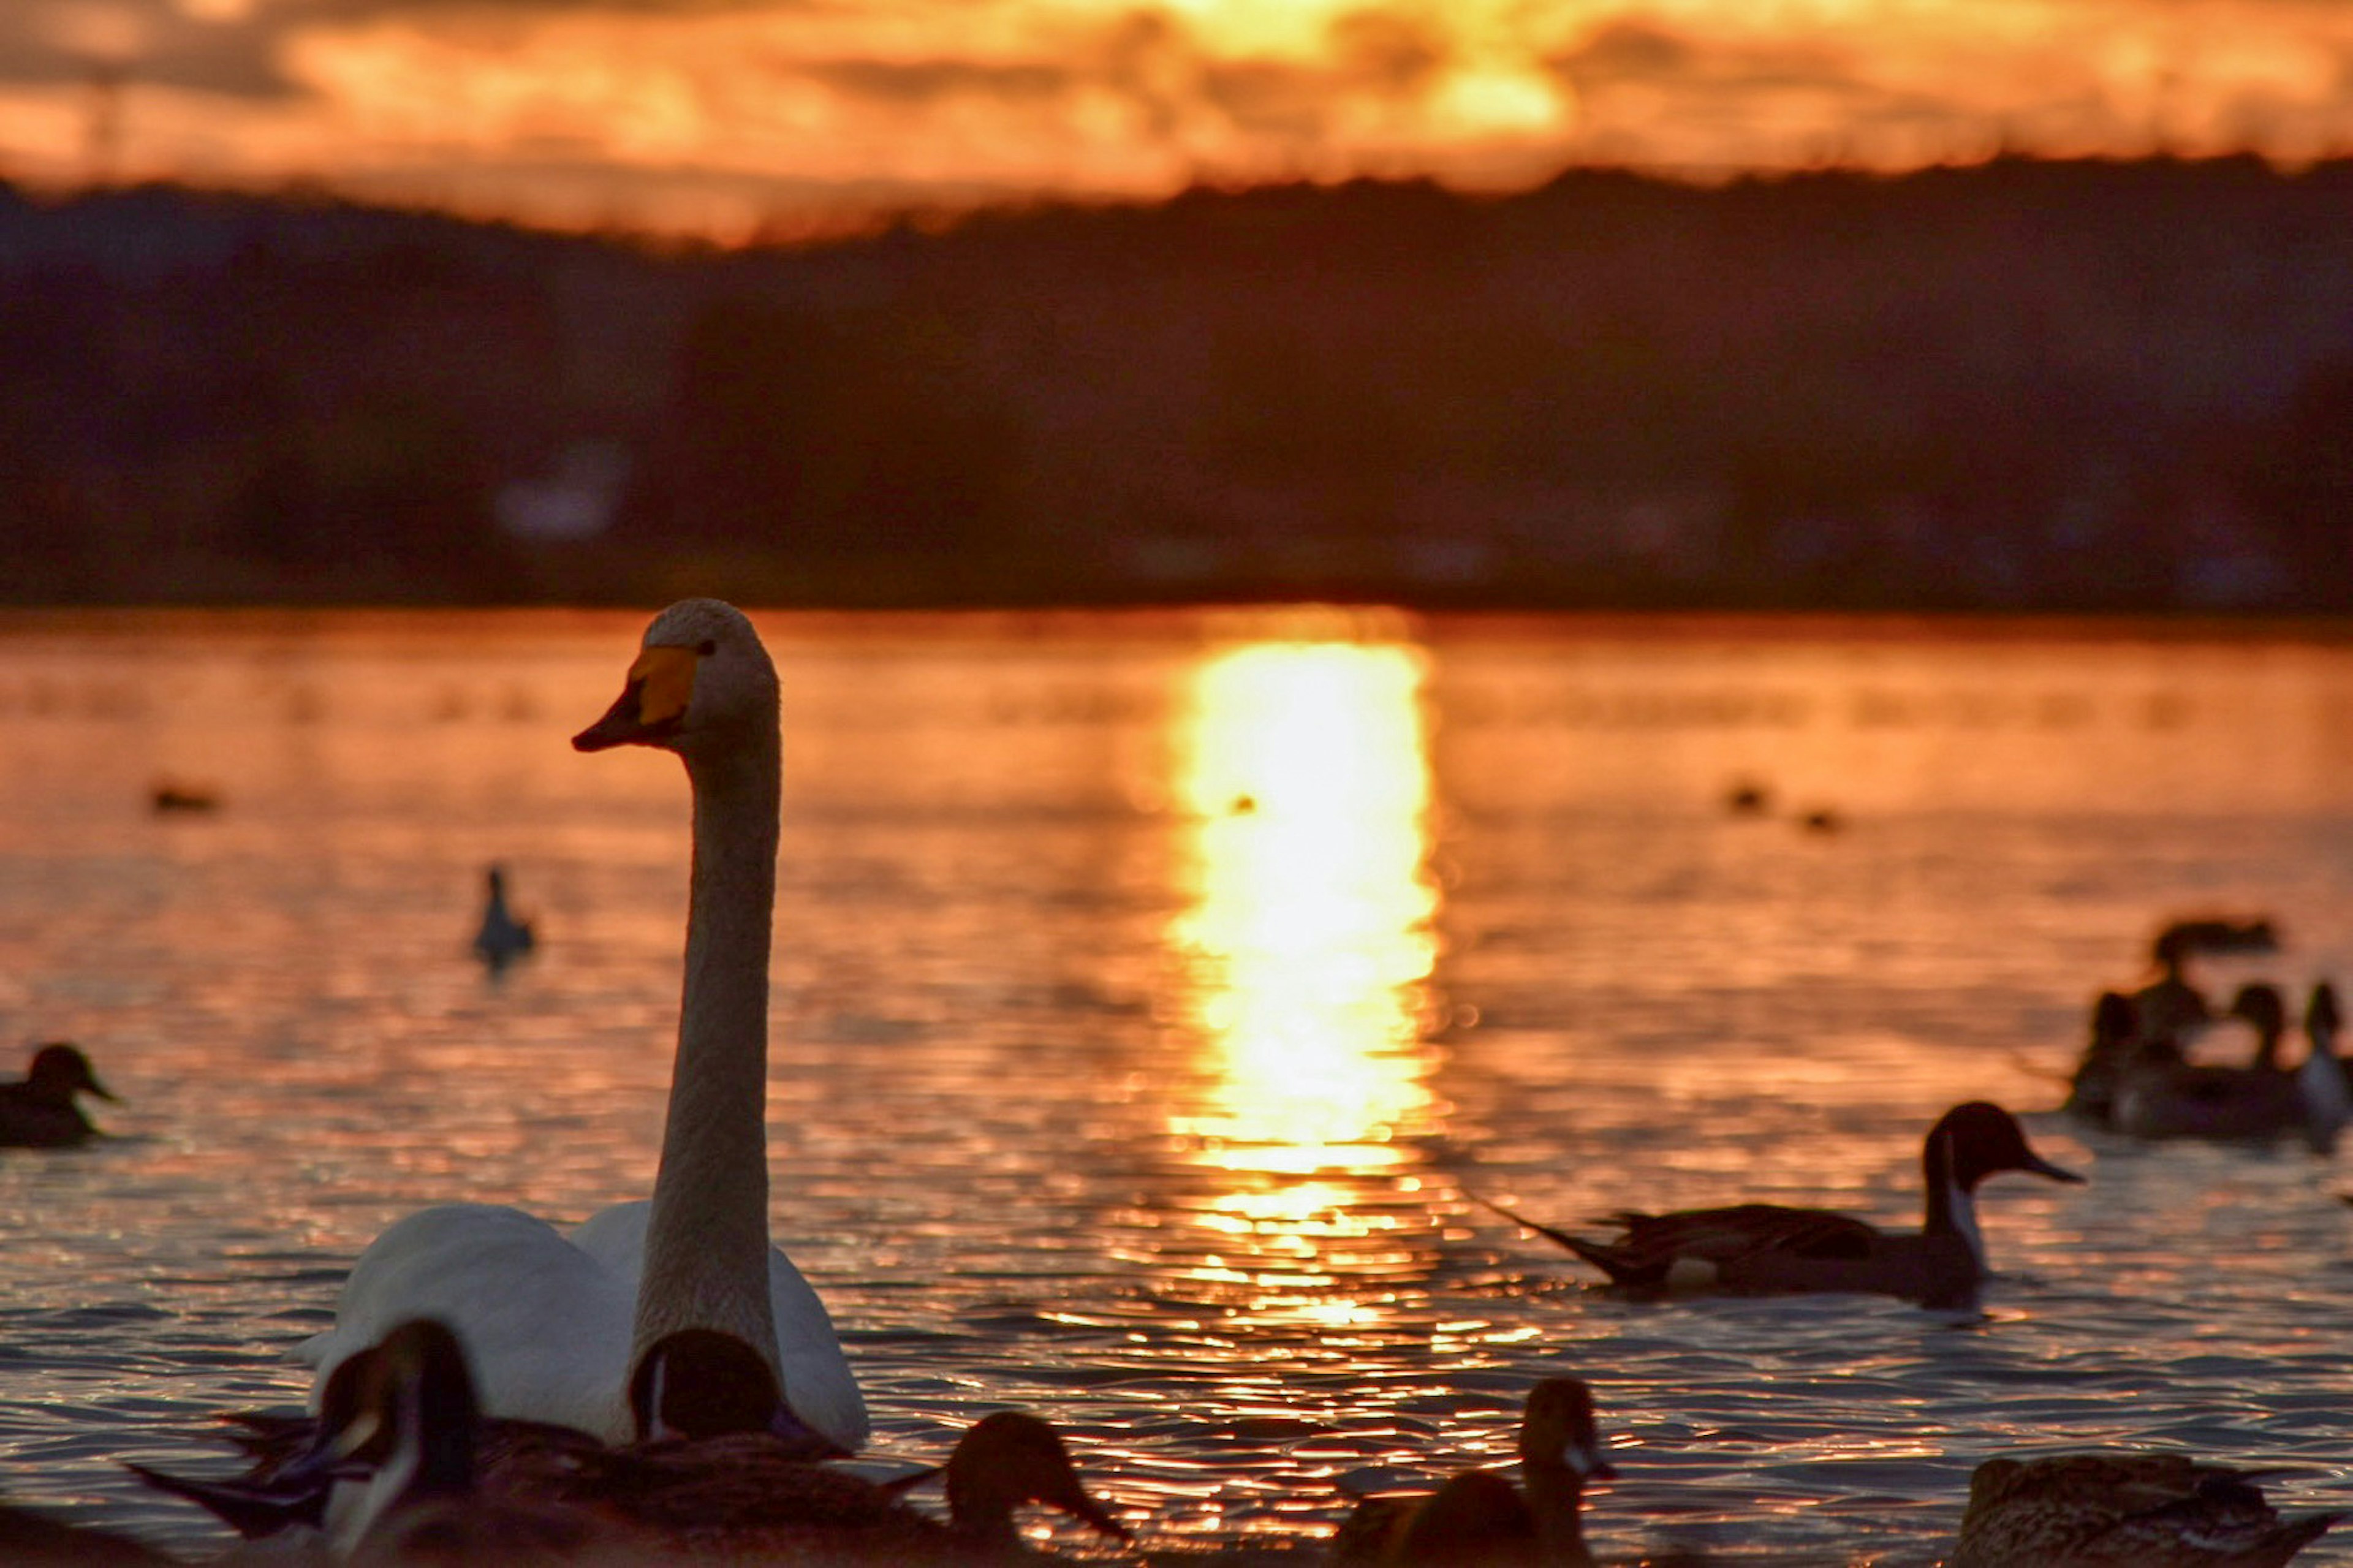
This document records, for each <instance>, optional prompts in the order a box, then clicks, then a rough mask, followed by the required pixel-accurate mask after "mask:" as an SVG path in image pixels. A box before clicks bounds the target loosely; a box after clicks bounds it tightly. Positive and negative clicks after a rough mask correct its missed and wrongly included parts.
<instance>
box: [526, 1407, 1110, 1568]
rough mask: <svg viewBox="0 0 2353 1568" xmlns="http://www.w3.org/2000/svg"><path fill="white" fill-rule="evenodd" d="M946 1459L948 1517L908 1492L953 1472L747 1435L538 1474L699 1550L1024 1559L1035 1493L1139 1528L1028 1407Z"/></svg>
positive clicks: (977, 1432) (653, 1448) (879, 1558)
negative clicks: (825, 1455)
mask: <svg viewBox="0 0 2353 1568" xmlns="http://www.w3.org/2000/svg"><path fill="white" fill-rule="evenodd" d="M937 1473H941V1472H935V1471H928V1470H927V1471H922V1472H919V1473H917V1474H914V1475H911V1476H908V1477H905V1478H902V1479H899V1480H895V1481H892V1482H887V1483H879V1484H878V1483H876V1482H873V1481H870V1480H867V1479H864V1478H863V1477H860V1476H857V1475H853V1474H851V1473H849V1471H847V1470H839V1469H835V1468H831V1467H829V1466H826V1465H821V1464H811V1463H808V1462H807V1461H806V1460H797V1459H794V1458H790V1457H789V1456H787V1455H786V1454H785V1453H783V1452H782V1451H781V1450H780V1449H779V1448H778V1447H776V1445H775V1444H773V1443H770V1442H767V1441H765V1440H764V1439H761V1438H759V1437H756V1436H742V1435H735V1436H723V1437H714V1438H705V1439H701V1440H693V1441H680V1442H667V1443H652V1444H646V1445H642V1446H640V1447H635V1448H626V1449H608V1450H606V1451H605V1452H603V1453H602V1454H600V1455H597V1456H595V1457H593V1458H589V1459H587V1460H586V1461H585V1462H581V1463H577V1464H575V1465H574V1466H573V1467H571V1468H570V1470H569V1472H568V1473H567V1474H565V1475H562V1476H554V1475H546V1476H542V1477H539V1478H537V1479H534V1480H533V1482H532V1483H531V1489H533V1491H534V1492H535V1493H536V1494H537V1495H539V1496H542V1497H544V1498H549V1499H554V1500H561V1501H562V1502H564V1503H565V1504H567V1505H571V1506H578V1507H585V1508H591V1509H594V1510H597V1511H599V1512H602V1513H605V1514H608V1515H610V1516H612V1517H615V1518H617V1519H620V1520H622V1521H626V1522H627V1524H628V1527H629V1529H630V1530H632V1531H637V1532H640V1533H642V1534H643V1535H645V1536H647V1537H649V1538H650V1539H652V1540H654V1541H656V1542H659V1543H660V1544H661V1546H662V1548H663V1550H665V1551H666V1552H682V1553H686V1554H689V1555H693V1556H706V1555H718V1556H725V1557H730V1558H733V1557H745V1556H749V1557H771V1556H781V1557H785V1558H788V1559H791V1560H795V1561H798V1560H800V1559H802V1558H804V1557H810V1556H814V1557H817V1558H819V1559H821V1560H822V1561H826V1562H833V1561H836V1560H841V1561H849V1562H889V1563H944V1562H968V1561H974V1560H983V1561H994V1560H998V1559H1002V1558H1019V1557H1022V1556H1024V1555H1026V1552H1024V1550H1023V1548H1022V1546H1021V1542H1020V1536H1019V1533H1018V1529H1017V1526H1016V1519H1015V1516H1016V1510H1018V1509H1019V1508H1020V1507H1021V1506H1022V1505H1023V1504H1025V1503H1033V1502H1034V1503H1040V1504H1043V1505H1044V1506H1046V1507H1049V1508H1054V1509H1059V1510H1061V1511H1063V1512H1065V1513H1068V1514H1070V1515H1071V1516H1072V1517H1073V1518H1076V1519H1079V1520H1082V1521H1085V1522H1086V1523H1088V1524H1090V1525H1092V1526H1093V1527H1094V1529H1096V1530H1097V1531H1101V1532H1102V1533H1103V1534H1105V1535H1108V1536H1112V1537H1114V1538H1116V1539H1118V1540H1122V1541H1124V1540H1126V1539H1128V1531H1127V1527H1126V1526H1124V1524H1122V1523H1121V1522H1120V1521H1118V1520H1117V1519H1116V1518H1114V1517H1113V1515H1112V1514H1111V1512H1110V1511H1109V1510H1107V1509H1105V1508H1104V1507H1103V1505H1102V1504H1100V1503H1098V1502H1097V1501H1095V1500H1094V1499H1093V1498H1092V1497H1090V1496H1089V1495H1088V1494H1087V1491H1086V1489H1085V1487H1084V1486H1083V1485H1082V1483H1081V1482H1080V1479H1079V1475H1078V1470H1077V1468H1076V1467H1075V1466H1073V1465H1072V1464H1071V1456H1070V1451H1069V1449H1068V1448H1066V1447H1064V1446H1063V1443H1062V1439H1061V1437H1060V1435H1059V1434H1057V1433H1056V1432H1055V1430H1054V1429H1053V1428H1052V1427H1051V1426H1048V1425H1047V1424H1046V1423H1045V1422H1043V1421H1041V1420H1039V1418H1038V1417H1036V1416H1034V1415H1028V1414H1026V1413H1025V1412H1022V1411H1018V1410H999V1411H997V1412H995V1413H994V1414H992V1415H986V1416H984V1417H982V1418H981V1419H980V1420H979V1421H977V1422H976V1423H975V1424H974V1425H973V1426H972V1427H971V1428H970V1429H969V1430H967V1431H966V1432H965V1435H964V1436H962V1437H961V1438H959V1439H958V1440H957V1442H956V1446H955V1450H954V1451H953V1452H952V1453H951V1454H950V1455H949V1456H948V1462H947V1464H946V1465H945V1467H944V1477H945V1483H946V1489H947V1500H948V1521H947V1522H946V1523H942V1522H940V1521H938V1520H935V1519H933V1518H931V1517H930V1516H928V1515H925V1514H922V1513H919V1512H917V1511H916V1510H913V1509H912V1508H910V1507H908V1506H907V1505H906V1503H905V1502H904V1501H903V1494H904V1493H905V1491H906V1490H907V1489H908V1488H909V1487H910V1486H912V1485H913V1484H914V1483H916V1482H918V1481H922V1480H923V1479H928V1478H929V1477H930V1476H932V1475H934V1474H937Z"/></svg>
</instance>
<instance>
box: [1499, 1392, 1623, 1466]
mask: <svg viewBox="0 0 2353 1568" xmlns="http://www.w3.org/2000/svg"><path fill="white" fill-rule="evenodd" d="M1520 1462H1521V1463H1522V1464H1524V1465H1535V1466H1544V1465H1553V1466H1558V1465H1566V1466H1567V1467H1568V1468H1569V1469H1570V1471H1572V1472H1573V1473H1574V1474H1575V1475H1576V1476H1577V1479H1579V1480H1580V1481H1587V1480H1596V1481H1606V1480H1612V1479H1616V1477H1617V1474H1618V1472H1617V1470H1616V1469H1614V1468H1611V1466H1610V1464H1609V1460H1608V1459H1606V1458H1602V1453H1601V1428H1600V1426H1599V1425H1598V1424H1597V1423H1596V1422H1595V1420H1594V1418H1593V1391H1592V1390H1591V1389H1589V1388H1588V1387H1587V1386H1586V1385H1585V1384H1584V1382H1583V1381H1582V1380H1581V1379H1578V1378H1574V1377H1548V1378H1546V1379H1545V1380H1544V1381H1543V1382H1542V1383H1539V1384H1536V1385H1535V1388H1534V1389H1533V1390H1531V1391H1530V1392H1529V1394H1528V1405H1527V1413H1526V1415H1525V1416H1524V1417H1523V1418H1522V1419H1521V1422H1520Z"/></svg>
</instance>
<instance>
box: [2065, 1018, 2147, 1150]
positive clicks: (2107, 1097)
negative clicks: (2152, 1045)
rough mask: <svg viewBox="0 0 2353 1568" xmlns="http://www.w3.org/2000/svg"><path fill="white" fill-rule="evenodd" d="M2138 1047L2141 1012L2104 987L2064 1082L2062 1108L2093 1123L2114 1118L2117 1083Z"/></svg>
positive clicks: (2102, 1123) (2103, 1123) (2111, 1121)
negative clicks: (2081, 1050)
mask: <svg viewBox="0 0 2353 1568" xmlns="http://www.w3.org/2000/svg"><path fill="white" fill-rule="evenodd" d="M2139 1048H2140V1015H2139V1012H2138V1010H2137V1008H2135V1007H2134V1006H2133V1004H2132V998H2131V997H2129V996H2126V994H2123V993H2122V992H2120V991H2103V992H2101V993H2100V995H2099V999H2098V1000H2097V1001H2095V1002H2094V1003H2093V1004H2092V1037H2091V1038H2090V1039H2089V1040H2088V1041H2086V1042H2085V1043H2084V1054H2083V1056H2082V1057H2081V1058H2079V1059H2078V1060H2077V1061H2076V1064H2075V1073H2074V1077H2073V1079H2071V1080H2069V1083H2068V1086H2067V1103H2066V1106H2065V1108H2064V1109H2065V1110H2067V1111H2068V1113H2069V1114H2071V1115H2073V1116H2080V1117H2082V1118H2083V1119H2084V1121H2090V1122H2092V1123H2094V1125H2096V1126H2101V1127H2107V1126H2111V1125H2113V1124H2114V1122H2115V1120H2116V1084H2117V1082H2118V1080H2119V1079H2122V1078H2123V1077H2124V1073H2125V1068H2126V1066H2127V1065H2128V1064H2129V1063H2130V1062H2131V1061H2132V1060H2133V1058H2134V1057H2135V1055H2136V1053H2137V1051H2138V1050H2139Z"/></svg>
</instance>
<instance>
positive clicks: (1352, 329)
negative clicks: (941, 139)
mask: <svg viewBox="0 0 2353 1568" xmlns="http://www.w3.org/2000/svg"><path fill="white" fill-rule="evenodd" d="M0 371H4V372H5V376H0V584H5V586H0V592H5V594H7V595H10V596H12V597H14V598H16V599H17V600H20V601H43V600H95V601H105V600H117V599H198V600H240V599H313V600H378V601H403V600H482V601H498V600H506V599H533V598H578V597H586V598H627V599H633V600H642V599H650V598H659V597H661V596H663V595H666V594H667V593H669V592H670V591H672V590H674V589H677V588H680V587H683V586H691V585H697V584H700V585H703V586H709V585H712V584H715V583H725V584H729V585H730V586H729V591H730V592H732V593H735V594H738V595H741V596H744V597H750V598H765V599H767V600H771V601H775V602H799V603H859V604H894V603H897V604H942V603H985V602H1055V601H1083V600H1093V599H1102V600H1133V599H1139V598H1147V599H1148V598H1160V599H1190V598H1204V597H1215V598H1230V597H1249V596H1283V597H1290V596H1297V595H1337V596H1377V597H1381V598H1388V599H1398V600H1404V601H1408V602H1420V603H1447V604H1477V603H1514V604H1525V605H1760V606H1761V605H1791V606H1848V605H1852V606H1872V607H1929V608H1933V607H1984V608H2052V609H2070V608H2085V609H2166V608H2193V609H2223V610H2252V611H2274V610H2279V611H2342V610H2346V609H2353V570H2348V568H2353V527H2348V520H2353V164H2348V163H2327V164H2323V165H2320V166H2318V167H2316V168H2314V169H2312V170H2309V171H2306V172H2303V173H2300V174H2289V173H2282V172H2278V171H2274V170H2273V169H2270V168H2268V167H2266V166H2264V165H2263V164H2262V163H2257V162H2255V161H2253V160H2252V159H2225V160H2215V161H2204V162H2180V161H2171V160H2157V161H2150V162H2145V163H2128V164H2120V163H2044V162H2035V161H2029V160H2023V159H2002V160H1998V161H1996V162H1994V163H1989V164H1985V165H1982V166H1977V167H1971V168H1958V169H1940V170H1932V171H1927V172H1924V173H1920V174H1912V175H1908V176H1905V177H1901V178H1883V177H1874V176H1870V175H1864V174H1847V173H1826V174H1810V175H1805V176H1799V177H1793V178H1778V179H1771V180H1755V181H1747V182H1742V183H1738V184H1731V185H1728V186H1725V187H1721V188H1700V187H1693V186H1686V185H1681V184H1671V183H1667V182H1662V181H1656V180H1651V179H1646V178H1641V177H1638V176H1635V175H1631V174H1622V173H1612V172H1586V171H1579V172H1572V173H1569V174H1564V175H1562V176H1561V177H1559V178H1558V179H1556V180H1555V181H1553V182H1552V183H1551V184H1547V185H1546V186H1544V187H1543V188H1541V189H1538V190H1535V191H1531V192H1528V193H1525V194H1523V195H1516V196H1512V197H1506V198H1492V199H1478V198H1471V197H1465V196H1461V195H1454V194H1451V193H1449V192H1447V191H1445V190H1442V189H1440V188H1439V187H1436V186H1434V185H1430V184H1420V183H1403V184H1377V183H1371V182H1358V183H1356V184H1347V185H1343V186H1339V187H1336V188H1328V189H1326V188H1316V187H1305V186H1299V187H1283V188H1271V189H1262V190H1255V191H1245V192H1237V193H1219V192H1211V191H1198V192H1193V193H1189V194H1187V195H1184V196H1182V197H1179V198H1177V199H1176V200H1174V201H1171V202H1168V203H1166V204H1163V205H1157V206H1150V207H1134V206H1131V207H1113V208H1082V207H1067V206H1055V207H1043V208H1039V209H1037V210H1033V211H1026V212H1006V213H993V214H984V215H980V216H974V217H971V218H968V219H966V220H965V221H963V222H961V223H958V224H955V225H954V226H949V227H947V228H945V229H944V230H939V231H919V230H916V229H913V228H901V229H896V230H893V231H892V232H889V233H886V234H881V235H878V236H875V237H870V238H865V239H859V240H852V241H846V242H839V243H833V244H828V245H825V246H821V247H808V248H800V249H754V250H746V251H737V252H719V251H714V250H701V251H683V252H681V251H677V250H670V251H658V250H653V249H648V248H641V247H633V246H631V245H629V244H627V243H623V242H619V241H615V240H603V239H590V238H573V237H556V236H550V235H542V234H533V233H529V232H524V231H521V230H515V229H510V228H504V227H500V226H484V225H474V224H468V223H463V222H459V221H457V220H454V219H449V218H445V217H436V216H424V215H417V214H401V213H389V212H381V211H372V210H368V209H363V208H356V207H351V206H346V205H335V204H328V203H318V202H305V201H300V200H292V199H289V200H284V201H275V202H270V201H260V200H254V199H239V198H230V197H221V196H206V195H195V194H192V193H186V192H179V191H170V190H139V191H129V192H119V193H109V194H102V195H91V196H87V197H84V198H81V199H79V200H76V201H72V202H67V203H63V204H55V205H45V204H41V203H37V202H33V201H29V200H26V199H25V198H22V197H18V196H15V195H5V196H0Z"/></svg>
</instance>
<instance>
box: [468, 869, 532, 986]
mask: <svg viewBox="0 0 2353 1568" xmlns="http://www.w3.org/2000/svg"><path fill="white" fill-rule="evenodd" d="M484 879H485V881H486V882H487V883H488V884H489V890H488V893H487V894H486V896H485V898H484V900H483V907H482V923H481V925H480V927H479V928H478V929H477V930H476V931H475V932H474V956H475V957H477V958H479V959H480V960H481V961H482V962H483V963H485V964H487V965H488V966H489V967H490V971H491V973H493V974H496V973H500V972H501V970H503V969H505V968H506V966H507V965H508V964H510V963H513V962H514V961H515V960H516V959H518V958H521V957H522V956H523V955H524V954H525V953H528V952H531V951H532V947H533V942H534V938H533V935H532V929H531V922H530V921H519V920H517V919H515V917H514V914H513V912H512V910H509V909H508V908H507V879H506V872H505V871H504V869H502V868H500V867H497V866H493V867H491V868H490V870H489V871H488V873H486V875H485V878H484Z"/></svg>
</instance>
